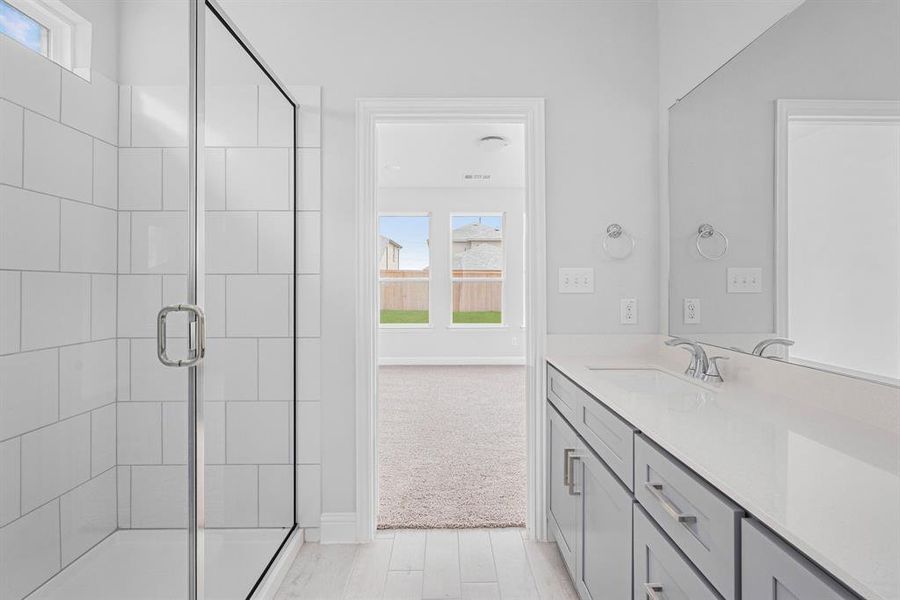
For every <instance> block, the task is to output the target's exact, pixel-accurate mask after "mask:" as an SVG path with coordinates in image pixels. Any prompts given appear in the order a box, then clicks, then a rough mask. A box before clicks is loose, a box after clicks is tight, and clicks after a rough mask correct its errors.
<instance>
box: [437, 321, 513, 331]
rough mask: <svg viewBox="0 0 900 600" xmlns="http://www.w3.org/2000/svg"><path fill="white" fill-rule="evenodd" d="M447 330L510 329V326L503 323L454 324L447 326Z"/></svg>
mask: <svg viewBox="0 0 900 600" xmlns="http://www.w3.org/2000/svg"><path fill="white" fill-rule="evenodd" d="M447 329H461V330H466V329H477V330H483V329H509V325H505V324H503V323H496V324H492V323H453V324H451V325H447Z"/></svg>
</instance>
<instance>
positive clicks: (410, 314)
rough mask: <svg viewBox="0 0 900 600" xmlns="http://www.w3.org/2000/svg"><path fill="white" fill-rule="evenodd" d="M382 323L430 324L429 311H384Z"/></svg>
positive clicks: (382, 312)
mask: <svg viewBox="0 0 900 600" xmlns="http://www.w3.org/2000/svg"><path fill="white" fill-rule="evenodd" d="M381 322H382V323H428V311H427V310H382V311H381Z"/></svg>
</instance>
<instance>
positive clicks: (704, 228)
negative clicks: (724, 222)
mask: <svg viewBox="0 0 900 600" xmlns="http://www.w3.org/2000/svg"><path fill="white" fill-rule="evenodd" d="M716 235H718V236H719V237H721V238H722V243H724V244H725V246H724V247H723V248H722V251H721V252H720V253H718V254H714V255H710V254H707V253H706V252H704V251H703V247H702V246H701V245H700V242H701V241H702V240H705V239H709V238H711V237H713V236H716ZM697 252H699V253H700V256H702V257H703V258H705V259H706V260H719V259H720V258H722V257H723V256H725V254H726V253H727V252H728V238H727V237H726V236H725V234H724V233H722V232H721V231H717V230H716V228H715V227H713V226H712V225H710V224H709V223H704V224H703V225H701V226H700V227H699V228H698V229H697Z"/></svg>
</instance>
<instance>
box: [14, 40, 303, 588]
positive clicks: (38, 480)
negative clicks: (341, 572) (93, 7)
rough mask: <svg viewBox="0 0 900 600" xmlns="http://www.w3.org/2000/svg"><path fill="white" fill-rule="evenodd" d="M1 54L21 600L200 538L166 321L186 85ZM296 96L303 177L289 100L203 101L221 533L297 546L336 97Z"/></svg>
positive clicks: (178, 242) (209, 421) (171, 297)
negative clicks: (86, 565)
mask: <svg viewBox="0 0 900 600" xmlns="http://www.w3.org/2000/svg"><path fill="white" fill-rule="evenodd" d="M0 46H2V48H0V134H2V135H0V570H2V571H3V573H4V574H5V576H4V578H3V579H2V583H0V597H3V598H7V597H8V598H15V599H18V598H22V597H24V596H25V595H27V594H29V593H30V592H31V591H33V590H34V589H35V588H36V587H38V586H39V585H41V584H42V583H43V582H44V581H46V580H47V579H48V578H50V577H52V576H53V575H54V574H56V573H57V572H58V571H59V570H60V569H62V568H64V567H65V566H66V565H67V564H69V563H70V562H71V561H72V560H74V559H76V558H77V557H78V556H80V555H81V554H83V553H84V552H85V551H87V550H89V549H90V548H91V547H92V546H93V545H95V544H96V543H98V542H99V541H101V540H102V539H104V538H105V537H106V536H107V535H108V534H109V533H111V532H112V531H114V530H115V529H116V528H117V527H121V528H158V527H163V528H167V527H179V528H182V527H185V526H186V524H187V512H186V493H187V490H186V486H187V473H186V462H187V460H186V459H187V452H186V439H187V412H186V410H187V405H186V403H185V397H186V390H187V385H186V383H187V374H186V372H185V371H178V370H174V369H166V368H165V367H163V366H162V365H160V364H159V362H158V360H157V358H156V348H155V333H156V332H155V315H156V312H157V311H158V309H159V307H160V306H161V305H162V304H163V303H164V302H170V301H171V302H178V301H183V300H184V298H185V291H186V277H185V273H186V272H187V212H186V209H187V198H188V182H187V151H186V145H187V136H186V131H187V113H188V111H187V90H186V88H184V87H181V86H138V85H136V86H129V85H118V84H116V83H115V82H113V81H110V80H108V79H106V78H104V77H103V76H102V75H99V74H96V73H95V74H94V77H93V78H92V79H93V80H92V81H91V82H86V81H84V80H82V79H80V78H78V77H75V76H73V75H71V74H70V73H68V72H63V71H62V70H61V69H60V68H59V67H58V66H57V65H55V64H54V63H52V62H51V61H48V60H46V59H44V58H42V57H40V56H37V55H35V54H34V53H31V52H28V51H26V50H23V49H22V48H21V47H20V46H19V45H18V44H15V43H14V42H11V41H9V40H8V39H6V38H4V37H3V36H0ZM291 91H292V93H293V94H294V95H295V96H296V97H297V98H298V99H299V101H300V125H299V128H298V129H299V130H298V132H297V135H298V140H299V143H300V146H301V149H300V150H299V151H298V159H297V164H296V166H294V165H292V162H291V150H290V145H291V144H292V141H293V132H291V131H290V129H289V128H285V127H284V126H283V124H284V123H285V122H287V121H289V120H290V111H289V110H288V107H287V104H286V103H285V102H284V101H283V99H282V98H280V97H279V94H277V93H276V92H274V91H273V90H272V89H269V88H267V87H265V86H262V87H260V86H253V85H251V86H228V87H220V88H213V89H211V90H210V92H209V97H208V100H209V103H208V118H209V128H208V131H207V144H208V145H209V146H212V147H210V148H208V150H207V154H206V164H205V168H206V209H207V211H208V215H207V218H206V226H207V240H208V246H207V252H206V254H207V260H208V262H207V268H208V270H209V275H207V279H206V283H207V302H206V308H207V315H208V319H209V330H208V331H209V334H210V338H211V339H210V341H209V347H210V355H211V356H214V357H215V359H214V360H213V359H210V360H209V361H208V364H207V367H208V368H207V380H206V386H207V402H206V404H205V406H204V413H205V421H206V436H207V437H206V460H207V464H208V466H207V472H206V477H207V498H208V505H207V516H208V524H209V526H211V527H283V526H289V525H290V524H291V522H292V520H293V513H294V510H295V506H294V505H293V504H292V494H291V486H292V485H293V482H294V479H295V478H296V481H297V490H296V493H297V499H298V503H297V506H296V508H297V509H298V511H299V512H298V514H299V518H300V524H301V526H304V527H306V528H310V529H312V531H311V535H313V536H314V535H315V531H316V529H317V528H318V526H319V521H320V512H321V498H320V497H321V483H320V480H321V469H320V465H319V463H320V452H319V412H320V411H319V407H320V400H321V398H320V392H319V390H320V384H319V354H320V351H319V335H320V328H319V273H320V250H319V247H320V237H321V235H320V228H321V219H320V210H321V182H320V170H321V157H320V127H321V125H320V120H321V115H320V112H321V109H320V98H321V90H320V88H318V87H316V86H295V87H292V88H291ZM226 165H227V169H226ZM295 168H296V170H297V173H299V177H300V179H299V180H298V183H299V185H298V186H297V189H298V194H299V196H298V205H297V207H298V210H299V212H298V213H297V217H296V218H297V220H296V222H295V221H294V213H292V212H291V211H292V209H293V208H294V205H293V199H292V194H291V190H292V189H293V186H294V169H295ZM295 231H298V232H299V236H298V240H297V246H298V247H297V252H296V255H294V254H293V235H294V232H295ZM295 262H296V265H297V267H298V271H299V272H301V273H302V274H303V275H302V277H300V278H298V279H296V280H294V279H293V278H292V272H293V269H294V264H295ZM295 285H296V286H297V287H298V290H300V291H299V293H300V294H301V297H302V298H303V300H304V301H303V302H302V303H300V305H299V307H298V312H297V313H296V314H295V313H294V311H293V309H292V305H293V294H294V286H295ZM295 320H296V322H297V325H298V336H299V339H298V341H297V347H296V355H297V363H298V365H297V366H298V373H297V380H296V384H297V394H298V400H299V401H300V402H301V403H302V404H301V405H300V406H299V407H298V410H297V411H296V419H291V400H292V397H293V386H294V385H295V381H294V374H293V367H294V365H293V364H292V355H293V352H292V351H293V350H294V348H292V344H293V341H292V336H293V331H292V329H293V327H294V322H295ZM171 334H172V337H173V338H175V337H177V336H183V335H184V333H183V328H182V329H178V328H177V327H175V326H173V328H172V332H171ZM171 345H172V349H173V352H177V351H178V349H179V348H180V347H182V346H181V345H180V344H179V343H175V342H173V343H172V344H171ZM297 424H299V425H297ZM295 426H297V427H299V429H298V430H297V436H298V438H299V439H298V441H299V450H298V452H297V459H298V462H299V463H300V464H299V465H298V467H297V470H296V472H295V471H294V469H293V467H292V465H291V463H292V460H293V452H294V449H293V443H294V430H293V427H295ZM6 574H9V575H6Z"/></svg>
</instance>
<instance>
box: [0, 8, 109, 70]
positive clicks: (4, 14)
mask: <svg viewBox="0 0 900 600" xmlns="http://www.w3.org/2000/svg"><path fill="white" fill-rule="evenodd" d="M92 31H93V26H92V25H91V22H90V21H88V20H87V19H85V18H84V17H83V16H81V15H80V14H78V12H76V11H75V10H73V9H72V8H71V7H70V6H69V5H68V4H66V3H65V2H63V1H62V0H0V34H3V35H5V36H7V37H9V38H12V39H13V40H15V41H16V42H18V43H20V44H22V45H23V46H25V47H26V48H28V49H29V50H31V51H32V52H35V53H36V54H40V55H41V56H44V57H46V58H49V59H50V60H52V61H53V62H55V63H56V64H58V65H59V66H61V67H63V68H64V69H68V70H69V71H72V72H73V73H75V74H76V75H78V76H79V77H81V78H83V79H86V80H88V81H90V80H91V37H92Z"/></svg>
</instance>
